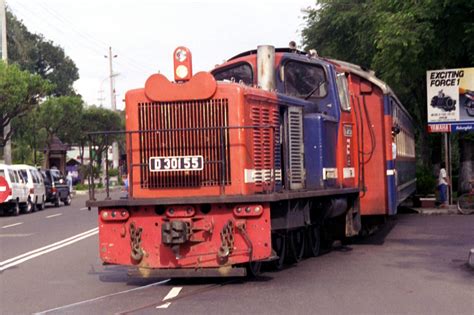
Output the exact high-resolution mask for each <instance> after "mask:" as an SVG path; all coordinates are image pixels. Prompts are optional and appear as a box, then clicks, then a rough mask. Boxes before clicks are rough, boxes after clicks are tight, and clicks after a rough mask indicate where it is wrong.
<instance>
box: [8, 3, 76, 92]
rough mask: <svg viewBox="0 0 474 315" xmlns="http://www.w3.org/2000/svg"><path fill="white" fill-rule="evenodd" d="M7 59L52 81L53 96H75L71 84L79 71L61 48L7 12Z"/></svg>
mask: <svg viewBox="0 0 474 315" xmlns="http://www.w3.org/2000/svg"><path fill="white" fill-rule="evenodd" d="M7 31H8V34H7V40H8V59H9V62H10V63H17V64H18V65H19V66H20V68H21V69H22V70H27V71H29V72H31V73H35V74H38V75H40V76H41V77H42V78H43V79H46V80H49V81H50V82H52V83H54V89H52V90H51V93H52V94H53V95H55V96H61V95H75V91H74V88H73V83H74V81H76V80H77V79H79V72H78V69H77V67H76V65H75V63H74V61H72V60H71V59H70V58H69V57H68V56H66V55H65V53H64V50H63V49H62V48H61V47H59V46H56V45H54V43H53V42H52V41H49V40H46V39H45V38H44V37H43V36H42V35H37V34H32V33H30V32H29V31H28V29H27V28H26V27H25V25H23V23H22V22H21V21H19V20H18V19H17V18H16V17H15V16H14V15H13V14H12V13H10V12H8V11H7Z"/></svg>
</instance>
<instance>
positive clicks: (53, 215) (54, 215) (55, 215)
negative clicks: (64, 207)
mask: <svg viewBox="0 0 474 315" xmlns="http://www.w3.org/2000/svg"><path fill="white" fill-rule="evenodd" d="M60 215H63V214H62V213H56V214H52V215H48V216H47V217H46V219H49V218H54V217H59V216H60Z"/></svg>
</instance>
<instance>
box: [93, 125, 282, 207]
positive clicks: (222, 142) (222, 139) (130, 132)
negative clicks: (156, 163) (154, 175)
mask: <svg viewBox="0 0 474 315" xmlns="http://www.w3.org/2000/svg"><path fill="white" fill-rule="evenodd" d="M276 128H278V126H273V125H269V124H265V125H259V126H256V125H250V126H220V127H200V128H173V129H147V130H114V131H96V132H88V133H87V135H88V137H89V175H88V183H89V199H90V200H96V199H95V184H94V174H93V173H94V172H93V160H92V148H94V147H95V141H94V139H95V138H96V137H99V136H103V137H105V145H106V148H107V149H106V153H105V155H106V156H105V158H106V161H108V143H109V137H110V136H116V135H126V137H128V139H126V140H128V148H127V149H128V150H127V173H128V176H129V177H128V194H129V195H128V196H129V198H133V168H134V167H137V166H139V167H143V166H144V165H147V164H143V163H138V164H135V163H133V152H132V147H133V146H132V142H133V138H132V136H133V135H134V134H139V135H140V134H144V133H161V132H163V133H165V132H166V133H168V132H180V131H203V130H219V131H220V141H219V142H220V146H219V153H220V157H221V158H220V160H216V161H211V162H212V163H219V164H221V181H220V193H221V195H223V194H224V193H225V186H226V181H227V180H228V179H227V180H226V174H227V169H226V163H227V161H226V154H225V153H226V152H225V151H226V145H225V137H226V136H225V133H224V131H225V130H233V129H270V130H272V134H271V137H270V141H271V142H272V143H271V144H270V145H271V146H272V148H273V152H274V151H275V148H276V145H277V141H278V139H275V129H276ZM275 163H276V157H275V156H274V157H273V170H271V171H272V174H271V180H272V181H275V177H276V174H275V172H276V170H275V167H276V165H275ZM105 172H106V175H105V176H106V178H105V181H106V198H105V199H106V200H109V199H110V181H109V172H108V162H106V163H105ZM275 186H276V185H275V182H273V183H272V187H271V190H275Z"/></svg>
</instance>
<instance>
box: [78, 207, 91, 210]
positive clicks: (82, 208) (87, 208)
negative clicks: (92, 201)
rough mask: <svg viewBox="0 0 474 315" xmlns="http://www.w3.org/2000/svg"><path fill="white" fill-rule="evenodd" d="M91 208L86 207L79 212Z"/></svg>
mask: <svg viewBox="0 0 474 315" xmlns="http://www.w3.org/2000/svg"><path fill="white" fill-rule="evenodd" d="M88 209H89V208H87V207H85V208H81V209H79V211H84V210H88Z"/></svg>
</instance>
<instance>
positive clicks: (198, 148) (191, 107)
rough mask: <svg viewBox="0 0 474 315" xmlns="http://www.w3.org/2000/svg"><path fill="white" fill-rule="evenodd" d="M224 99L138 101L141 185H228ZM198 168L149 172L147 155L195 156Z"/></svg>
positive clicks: (169, 186) (227, 141) (228, 160)
mask: <svg viewBox="0 0 474 315" xmlns="http://www.w3.org/2000/svg"><path fill="white" fill-rule="evenodd" d="M228 107H229V105H228V100H227V99H210V100H198V101H183V102H153V103H139V104H138V114H139V115H138V116H139V117H138V119H139V121H138V122H139V130H142V131H143V132H142V133H141V134H140V144H139V145H140V147H139V150H140V164H141V169H140V184H141V187H142V188H149V189H156V188H184V187H200V186H219V185H223V184H224V185H230V148H229V129H227V128H226V127H228ZM197 155H202V156H203V158H204V169H203V170H202V171H169V172H150V170H149V165H148V163H149V159H150V157H158V156H161V157H164V156H166V157H170V156H197Z"/></svg>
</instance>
